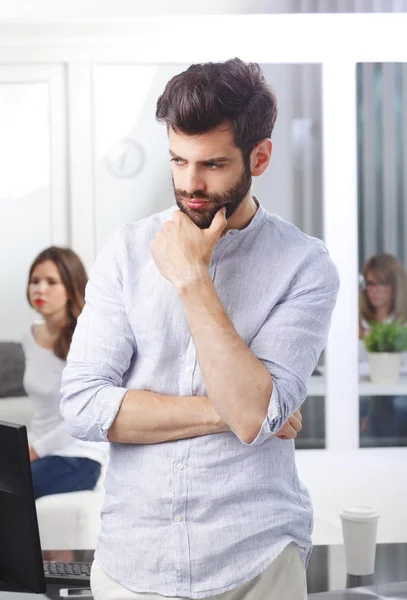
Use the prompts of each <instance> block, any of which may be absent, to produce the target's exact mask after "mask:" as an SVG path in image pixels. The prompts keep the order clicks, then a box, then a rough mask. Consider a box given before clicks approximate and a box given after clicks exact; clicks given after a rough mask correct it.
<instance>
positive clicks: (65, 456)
mask: <svg viewBox="0 0 407 600" xmlns="http://www.w3.org/2000/svg"><path fill="white" fill-rule="evenodd" d="M86 282H87V275H86V272H85V269H84V266H83V264H82V262H81V261H80V259H79V257H78V256H77V255H76V254H75V253H74V252H73V251H72V250H69V249H66V248H58V247H56V246H52V247H50V248H47V249H46V250H44V251H43V252H41V253H40V254H39V255H38V256H37V258H36V259H35V260H34V262H33V264H32V265H31V268H30V271H29V278H28V288H27V297H28V302H29V303H30V305H31V306H32V308H34V309H35V310H36V311H37V312H38V313H39V315H41V317H42V320H41V321H35V322H34V323H33V325H32V326H31V328H30V329H29V331H28V332H27V334H26V335H25V337H24V339H23V349H24V354H25V373H24V388H25V390H26V392H27V394H28V396H30V397H31V399H32V401H33V404H34V417H33V420H32V424H31V427H30V430H29V433H28V441H29V449H30V460H31V470H32V478H33V486H34V495H35V497H36V498H39V497H41V496H47V495H50V494H59V493H62V492H73V491H78V490H92V489H93V488H94V487H95V485H96V483H97V481H98V478H99V475H100V470H101V464H102V463H103V462H104V457H105V456H106V446H107V444H96V443H91V442H84V441H80V440H76V439H74V438H72V437H71V436H70V435H69V433H68V431H67V430H66V426H65V423H64V421H63V419H62V417H61V414H60V410H59V403H60V387H61V376H62V371H63V369H64V367H65V364H66V357H67V354H68V351H69V347H70V344H71V340H72V335H73V332H74V330H75V326H76V320H77V318H78V316H79V314H80V312H81V310H82V308H83V306H84V295H85V286H86Z"/></svg>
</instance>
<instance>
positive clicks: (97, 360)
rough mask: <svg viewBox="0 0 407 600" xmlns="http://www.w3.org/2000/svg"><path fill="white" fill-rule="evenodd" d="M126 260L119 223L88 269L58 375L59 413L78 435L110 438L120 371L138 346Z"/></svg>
mask: <svg viewBox="0 0 407 600" xmlns="http://www.w3.org/2000/svg"><path fill="white" fill-rule="evenodd" d="M127 264H128V261H126V250H125V247H124V241H123V236H122V234H121V227H119V228H118V229H117V230H116V231H115V233H114V234H113V235H112V237H111V238H110V239H109V240H108V242H107V243H106V244H105V246H104V248H103V249H102V251H101V253H100V254H99V256H98V258H97V260H96V263H95V265H94V267H93V268H92V270H91V273H90V276H89V282H88V284H87V287H86V294H85V301H86V303H85V307H84V309H83V311H82V313H81V315H80V317H79V319H78V323H77V326H76V329H75V332H74V336H73V340H72V344H71V348H70V351H69V355H68V359H67V366H66V368H65V369H64V372H63V376H62V387H61V396H62V399H61V414H62V416H63V418H64V420H65V422H66V425H67V428H68V431H69V433H70V434H71V435H72V436H73V437H76V438H78V439H82V440H88V441H99V442H104V441H108V440H107V434H108V431H109V429H110V426H111V425H112V423H113V421H114V419H115V418H116V415H117V413H118V411H119V408H120V405H121V403H122V400H123V397H124V395H125V393H126V392H127V389H126V388H125V387H123V377H124V375H125V373H126V372H127V370H128V369H129V366H130V364H131V361H132V358H133V355H134V354H135V352H136V344H135V340H134V336H133V332H132V330H131V327H130V324H129V321H128V318H127V314H126V310H125V305H124V300H123V277H124V273H125V269H126V268H127Z"/></svg>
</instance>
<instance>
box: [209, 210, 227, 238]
mask: <svg viewBox="0 0 407 600" xmlns="http://www.w3.org/2000/svg"><path fill="white" fill-rule="evenodd" d="M225 214H226V208H221V209H220V210H218V212H217V213H216V215H215V216H214V217H213V219H212V223H211V226H210V227H209V229H207V232H208V233H209V235H210V236H212V237H214V238H215V239H216V240H218V239H219V237H220V235H221V233H222V231H223V230H224V229H225V227H226V224H227V220H226V217H225Z"/></svg>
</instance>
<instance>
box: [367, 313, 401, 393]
mask: <svg viewBox="0 0 407 600" xmlns="http://www.w3.org/2000/svg"><path fill="white" fill-rule="evenodd" d="M370 327H371V330H370V332H369V333H368V334H367V335H366V337H365V340H364V341H365V346H366V350H367V353H368V356H369V362H370V379H371V380H372V381H373V382H374V383H395V382H397V381H398V379H399V377H400V368H401V353H402V352H405V351H407V326H406V325H403V323H402V320H401V319H396V320H395V321H393V322H391V323H378V322H376V321H372V322H371V323H370Z"/></svg>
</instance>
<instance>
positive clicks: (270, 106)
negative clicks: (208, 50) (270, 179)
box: [156, 58, 277, 159]
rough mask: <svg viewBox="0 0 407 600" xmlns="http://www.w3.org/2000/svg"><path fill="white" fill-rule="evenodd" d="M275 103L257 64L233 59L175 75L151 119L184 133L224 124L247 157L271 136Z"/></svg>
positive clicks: (200, 66) (275, 115)
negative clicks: (231, 128)
mask: <svg viewBox="0 0 407 600" xmlns="http://www.w3.org/2000/svg"><path fill="white" fill-rule="evenodd" d="M276 117H277V99H276V96H275V94H274V92H273V90H272V89H271V88H270V87H269V86H268V85H267V83H266V81H265V79H264V76H263V73H262V71H261V69H260V67H259V65H258V64H257V63H248V64H247V63H245V62H243V61H242V60H240V59H239V58H233V59H231V60H227V61H226V62H218V63H212V62H210V63H202V64H196V65H191V66H190V67H189V68H188V69H187V70H186V71H184V72H183V73H180V74H179V75H175V77H173V78H172V79H171V80H170V81H169V82H168V83H167V85H166V87H165V90H164V92H163V94H162V95H161V96H160V97H159V99H158V102H157V111H156V118H157V120H158V121H164V122H165V123H166V125H167V128H168V129H169V128H170V127H171V128H172V129H174V130H179V131H181V132H182V133H184V134H187V135H195V134H198V133H205V132H207V131H210V130H211V129H214V128H215V127H217V126H218V125H220V124H221V123H222V122H224V121H225V120H230V121H231V122H232V124H233V128H234V135H235V144H236V146H237V147H238V148H240V149H241V151H242V154H243V157H244V158H246V159H247V158H248V156H249V155H250V153H251V151H252V150H253V148H254V146H255V145H256V144H257V142H259V141H260V140H262V139H264V138H269V137H271V132H272V131H273V127H274V123H275V121H276Z"/></svg>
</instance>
